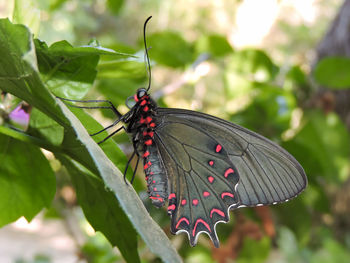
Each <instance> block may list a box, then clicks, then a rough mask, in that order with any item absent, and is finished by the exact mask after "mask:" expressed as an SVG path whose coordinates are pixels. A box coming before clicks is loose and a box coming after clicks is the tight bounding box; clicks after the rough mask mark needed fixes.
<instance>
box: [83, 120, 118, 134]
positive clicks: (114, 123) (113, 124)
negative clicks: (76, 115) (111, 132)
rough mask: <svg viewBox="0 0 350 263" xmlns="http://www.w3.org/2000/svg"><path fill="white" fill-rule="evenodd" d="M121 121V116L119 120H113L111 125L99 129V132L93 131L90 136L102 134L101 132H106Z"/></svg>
mask: <svg viewBox="0 0 350 263" xmlns="http://www.w3.org/2000/svg"><path fill="white" fill-rule="evenodd" d="M120 121H121V118H119V119H118V120H116V121H115V122H113V123H112V124H111V125H109V126H107V127H105V128H103V129H102V130H100V131H98V132H95V133H92V134H89V135H90V136H95V135H97V134H100V133H101V132H104V131H106V130H108V129H110V128H112V127H114V126H115V125H117V124H118V123H119V122H120Z"/></svg>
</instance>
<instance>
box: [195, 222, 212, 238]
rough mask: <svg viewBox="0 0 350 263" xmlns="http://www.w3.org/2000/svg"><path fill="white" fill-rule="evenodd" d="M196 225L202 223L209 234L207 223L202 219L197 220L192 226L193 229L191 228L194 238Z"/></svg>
mask: <svg viewBox="0 0 350 263" xmlns="http://www.w3.org/2000/svg"><path fill="white" fill-rule="evenodd" d="M198 223H202V224H203V225H204V226H205V227H206V228H207V229H208V230H209V232H211V230H210V227H209V225H208V224H207V222H205V221H204V220H203V219H201V218H198V219H197V221H196V224H195V225H194V228H193V232H192V235H193V236H195V234H196V228H197V225H198Z"/></svg>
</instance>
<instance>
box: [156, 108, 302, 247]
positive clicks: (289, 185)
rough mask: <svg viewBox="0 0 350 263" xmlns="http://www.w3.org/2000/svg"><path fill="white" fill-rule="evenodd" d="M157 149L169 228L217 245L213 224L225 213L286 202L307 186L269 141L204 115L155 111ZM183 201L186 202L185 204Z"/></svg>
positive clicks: (286, 155) (297, 166)
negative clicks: (202, 235)
mask: <svg viewBox="0 0 350 263" xmlns="http://www.w3.org/2000/svg"><path fill="white" fill-rule="evenodd" d="M157 119H158V120H159V123H160V125H159V126H158V127H157V129H156V139H155V140H156V144H157V147H159V149H160V153H161V154H160V155H161V156H162V158H163V160H164V164H165V169H166V171H167V176H168V179H169V180H170V181H169V185H170V194H173V198H172V199H171V200H170V201H169V204H170V203H171V204H175V205H174V206H173V208H174V209H173V210H171V211H170V212H171V214H172V223H171V229H172V232H174V233H177V232H181V231H186V232H187V233H188V235H189V238H190V242H191V244H192V245H195V244H196V242H197V238H198V235H199V233H200V232H205V233H207V234H208V235H209V236H210V237H211V239H212V240H213V242H214V244H215V245H216V246H217V245H218V239H217V236H216V233H215V225H216V223H217V222H227V221H228V219H229V216H228V209H230V208H231V209H232V208H237V207H242V206H256V205H268V204H275V203H279V202H284V201H287V200H289V199H291V198H293V197H295V196H296V195H298V194H299V193H300V192H301V191H302V190H303V189H304V188H305V187H306V184H307V180H306V176H305V173H304V171H303V169H302V167H301V166H300V164H299V163H298V162H297V161H296V160H295V159H294V158H293V157H292V156H291V155H290V154H289V153H288V152H286V151H285V150H283V149H282V148H281V147H279V146H278V145H276V144H275V143H273V142H271V141H269V140H268V139H266V138H264V137H262V136H260V135H258V134H256V133H254V132H251V131H249V130H247V129H245V128H243V127H240V126H238V125H235V124H232V123H230V122H227V121H224V120H221V119H218V118H215V117H213V116H209V115H206V114H203V113H198V112H193V111H186V110H179V109H161V108H158V109H157ZM184 200H185V201H184Z"/></svg>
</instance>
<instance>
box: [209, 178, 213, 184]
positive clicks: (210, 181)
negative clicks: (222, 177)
mask: <svg viewBox="0 0 350 263" xmlns="http://www.w3.org/2000/svg"><path fill="white" fill-rule="evenodd" d="M208 181H209V183H211V184H212V183H213V182H214V177H212V176H209V177H208Z"/></svg>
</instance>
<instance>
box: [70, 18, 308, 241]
mask: <svg viewBox="0 0 350 263" xmlns="http://www.w3.org/2000/svg"><path fill="white" fill-rule="evenodd" d="M150 18H151V17H149V18H148V19H147V20H146V22H145V24H144V30H143V33H144V44H145V54H146V58H147V63H148V73H149V83H148V87H147V88H140V89H138V90H137V92H136V93H135V95H134V96H133V102H134V105H133V106H132V107H130V110H129V111H128V112H127V113H126V114H124V115H123V114H121V113H120V112H119V111H118V110H117V109H116V107H114V106H113V104H112V103H111V102H110V101H108V100H106V101H105V102H108V103H109V104H110V108H111V109H112V110H113V111H114V112H115V114H116V115H117V117H118V119H117V120H116V121H115V122H114V123H113V124H112V125H110V126H108V127H106V128H105V129H103V130H101V131H99V132H97V133H95V134H92V135H96V134H99V133H100V132H102V131H104V130H106V129H109V128H110V127H113V126H114V125H116V124H117V123H119V122H123V123H124V124H125V126H122V127H120V128H119V129H117V130H116V131H114V132H113V133H111V134H110V135H108V136H107V137H106V138H105V139H104V140H103V141H105V140H107V139H108V138H110V137H111V136H113V135H114V134H115V133H117V132H118V131H120V130H121V129H124V130H125V131H126V132H127V133H128V134H129V135H130V137H131V140H132V143H133V147H134V151H133V154H132V155H131V157H130V159H129V161H128V163H127V166H126V170H127V168H128V166H129V164H130V161H131V160H132V159H133V158H134V157H135V156H136V157H137V162H136V167H137V166H138V163H139V160H140V159H141V158H142V160H143V169H144V173H145V178H146V181H147V189H148V195H149V198H150V199H151V201H152V203H153V205H155V206H156V207H162V206H164V205H165V204H166V203H167V204H168V207H167V211H168V214H169V216H170V217H171V232H172V233H173V234H178V233H181V232H185V233H187V235H188V238H189V242H190V244H191V245H192V246H194V245H196V243H197V240H198V237H199V235H200V234H201V233H206V234H207V235H208V236H209V237H210V238H211V240H212V242H213V244H214V245H215V246H216V247H219V239H218V237H217V234H216V225H217V224H218V223H220V222H224V223H226V222H228V221H229V211H230V210H232V209H237V208H240V207H254V206H262V205H271V204H277V203H281V202H286V201H288V200H289V199H291V198H294V197H296V196H297V195H298V194H299V193H300V192H301V191H303V190H304V189H305V187H306V185H307V178H306V175H305V172H304V170H303V168H302V166H301V165H300V164H299V163H298V162H297V161H296V159H295V158H294V157H293V156H291V155H290V154H289V153H288V152H287V151H286V150H284V149H283V148H281V147H280V146H278V145H277V144H275V143H274V142H272V141H270V140H268V139H267V138H265V137H263V136H261V135H259V134H257V133H255V132H252V131H250V130H248V129H246V128H243V127H241V126H239V125H236V124H233V123H231V122H228V121H225V120H223V119H219V118H217V117H214V116H210V115H207V114H204V113H200V112H195V111H190V110H184V109H172V108H160V107H158V106H157V104H156V102H155V101H154V100H153V99H152V98H151V96H150V94H149V89H150V86H151V71H150V63H149V57H148V48H147V44H146V36H145V35H146V33H145V31H146V24H147V22H148V21H149V19H150ZM65 100H67V99H65ZM68 101H74V100H68ZM82 102H96V101H82ZM103 141H101V142H100V143H102V142H103ZM126 170H125V172H124V175H125V174H126ZM135 172H136V169H134V174H133V178H132V179H131V182H132V181H133V179H134V176H135Z"/></svg>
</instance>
